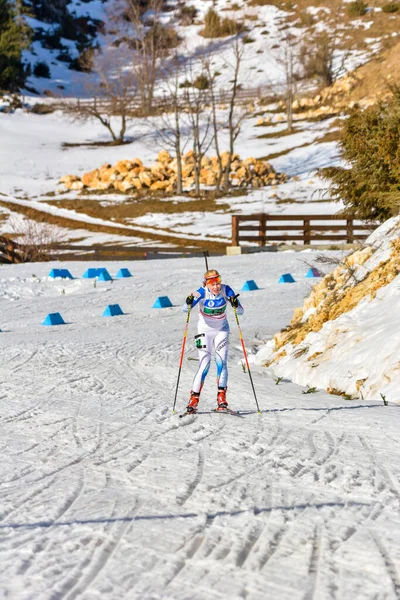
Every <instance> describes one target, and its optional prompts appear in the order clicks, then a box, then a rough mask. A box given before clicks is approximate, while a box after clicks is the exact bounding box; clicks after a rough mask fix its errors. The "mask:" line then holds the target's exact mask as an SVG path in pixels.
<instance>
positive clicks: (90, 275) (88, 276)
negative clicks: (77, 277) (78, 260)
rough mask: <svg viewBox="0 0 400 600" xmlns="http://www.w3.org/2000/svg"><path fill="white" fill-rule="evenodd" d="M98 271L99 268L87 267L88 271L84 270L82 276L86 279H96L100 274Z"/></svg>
mask: <svg viewBox="0 0 400 600" xmlns="http://www.w3.org/2000/svg"><path fill="white" fill-rule="evenodd" d="M97 271H98V269H93V268H90V269H86V271H85V272H84V274H83V275H82V277H83V278H84V279H94V278H95V277H97V275H98V273H97Z"/></svg>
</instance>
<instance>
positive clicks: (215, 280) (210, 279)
mask: <svg viewBox="0 0 400 600" xmlns="http://www.w3.org/2000/svg"><path fill="white" fill-rule="evenodd" d="M215 283H221V275H217V276H216V277H207V279H205V284H206V285H214V284H215Z"/></svg>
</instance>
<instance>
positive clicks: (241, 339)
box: [232, 294, 261, 414]
mask: <svg viewBox="0 0 400 600" xmlns="http://www.w3.org/2000/svg"><path fill="white" fill-rule="evenodd" d="M238 296H239V294H237V295H236V296H235V298H237V297H238ZM232 308H233V312H234V314H235V319H236V323H237V326H238V329H239V338H240V341H241V342H242V348H243V354H244V359H245V361H246V366H247V370H248V372H249V377H250V383H251V387H252V388H253V394H254V400H255V401H256V405H257V411H258V414H261V411H260V407H259V406H258V400H257V396H256V390H255V389H254V383H253V378H252V376H251V371H250V365H249V361H248V358H247V352H246V348H245V346H244V341H243V334H242V330H241V328H240V323H239V317H238V314H237V310H236V306H232Z"/></svg>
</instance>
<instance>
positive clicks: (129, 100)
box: [48, 85, 276, 114]
mask: <svg viewBox="0 0 400 600" xmlns="http://www.w3.org/2000/svg"><path fill="white" fill-rule="evenodd" d="M274 91H275V92H276V88H275V90H274V88H273V86H271V85H264V86H259V87H256V88H239V89H238V90H237V92H236V100H237V101H238V103H246V102H249V101H251V100H254V99H255V98H262V97H263V96H266V95H270V94H272V93H273V92H274ZM231 93H232V92H231V91H230V90H229V89H219V90H215V92H214V101H215V102H216V103H217V104H226V103H227V102H229V100H230V98H231ZM173 101H174V99H173V98H172V97H171V96H169V95H167V94H160V95H158V96H154V98H153V100H152V108H154V109H160V110H165V109H167V108H170V107H171V106H172V105H173ZM181 102H182V105H183V106H187V105H188V101H187V99H185V94H184V93H183V94H182V95H181ZM203 102H205V103H209V102H211V94H210V92H207V91H206V92H205V94H204V98H203ZM48 104H50V105H51V106H52V107H53V108H54V109H55V110H56V109H59V110H69V111H74V110H79V109H84V108H85V107H86V108H92V109H96V110H98V111H99V112H101V113H105V114H120V111H121V106H122V107H123V109H124V112H126V113H128V114H129V113H132V114H135V113H136V112H137V111H138V110H139V109H141V108H142V105H143V102H142V100H141V98H140V97H139V95H138V94H136V95H132V97H129V96H126V97H125V98H121V99H119V98H113V99H111V98H107V97H98V98H96V97H93V98H78V99H76V98H71V97H68V96H63V97H59V98H54V99H51V100H50V99H49V100H48Z"/></svg>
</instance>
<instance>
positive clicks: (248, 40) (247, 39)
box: [242, 35, 256, 44]
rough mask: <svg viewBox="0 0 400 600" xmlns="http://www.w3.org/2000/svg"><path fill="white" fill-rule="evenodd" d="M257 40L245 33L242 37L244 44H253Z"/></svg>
mask: <svg viewBox="0 0 400 600" xmlns="http://www.w3.org/2000/svg"><path fill="white" fill-rule="evenodd" d="M255 41H256V40H255V39H254V38H252V37H250V36H249V35H245V36H244V38H243V39H242V42H243V44H253V43H254V42H255Z"/></svg>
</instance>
